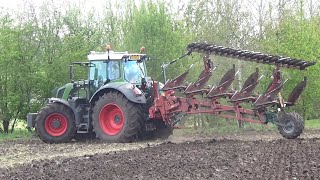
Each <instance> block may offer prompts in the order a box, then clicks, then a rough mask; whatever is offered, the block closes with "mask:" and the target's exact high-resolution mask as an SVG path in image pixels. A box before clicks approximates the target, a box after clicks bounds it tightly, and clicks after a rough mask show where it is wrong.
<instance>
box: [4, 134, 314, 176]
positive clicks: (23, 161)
mask: <svg viewBox="0 0 320 180" xmlns="http://www.w3.org/2000/svg"><path fill="white" fill-rule="evenodd" d="M0 162H1V163H0V179H320V131H307V132H304V134H303V135H302V136H301V137H300V138H298V139H296V140H287V139H283V138H282V137H281V136H280V135H279V134H278V133H277V132H261V133H257V132H248V133H240V134H231V135H212V136H210V137H208V136H206V137H204V136H192V137H176V136H172V137H170V139H169V140H166V141H160V140H157V141H144V142H136V143H128V144H107V143H103V142H100V141H99V140H90V141H82V142H71V143H67V144H45V143H42V142H41V141H40V140H39V139H37V138H32V139H28V140H5V141H1V142H0Z"/></svg>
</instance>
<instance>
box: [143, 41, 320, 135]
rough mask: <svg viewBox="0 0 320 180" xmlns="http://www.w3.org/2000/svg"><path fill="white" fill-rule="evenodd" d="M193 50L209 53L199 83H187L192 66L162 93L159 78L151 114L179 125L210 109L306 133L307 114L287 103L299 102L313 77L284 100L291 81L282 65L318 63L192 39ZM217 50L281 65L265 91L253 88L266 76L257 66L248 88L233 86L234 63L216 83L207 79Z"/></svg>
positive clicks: (300, 66) (290, 132)
mask: <svg viewBox="0 0 320 180" xmlns="http://www.w3.org/2000/svg"><path fill="white" fill-rule="evenodd" d="M187 49H188V53H187V54H186V55H190V54H191V53H192V52H198V53H203V54H204V57H203V62H204V69H203V71H202V72H201V74H200V75H199V77H198V79H197V80H196V81H195V82H194V83H190V84H185V82H184V80H185V79H186V77H187V75H188V73H189V72H190V69H188V70H187V71H186V72H184V73H182V74H181V75H179V76H178V77H176V78H174V79H172V80H167V81H166V83H165V84H164V86H163V87H162V88H161V89H160V91H163V93H162V94H159V93H157V92H159V89H158V87H159V84H158V82H154V85H153V88H154V92H155V100H154V105H153V106H152V107H151V108H150V109H149V117H150V118H151V119H162V120H164V121H165V123H166V124H167V125H169V126H172V127H173V126H174V125H175V124H176V123H177V122H178V121H179V120H180V119H181V117H183V116H184V115H187V114H199V113H207V114H211V115H214V116H219V117H222V118H231V119H236V120H238V121H246V122H251V123H260V124H267V123H269V122H270V123H274V124H275V125H277V126H278V129H279V131H280V133H281V134H282V136H284V137H285V138H289V139H292V138H296V137H298V136H299V135H300V134H301V133H302V131H303V129H304V122H303V119H302V117H301V116H300V115H299V114H297V113H295V112H286V111H285V107H288V106H293V105H294V104H295V103H296V102H297V100H298V98H299V96H300V95H301V93H302V92H303V90H304V88H305V87H306V83H307V78H306V77H305V78H304V79H303V80H302V81H301V82H300V83H298V84H297V85H296V87H295V88H294V89H293V90H292V92H291V93H290V95H289V97H288V98H287V100H284V98H282V96H281V90H282V88H283V86H284V84H285V83H286V81H287V80H283V79H282V75H281V71H280V70H281V68H282V67H285V68H293V69H298V70H305V69H306V68H307V67H309V66H312V65H314V64H315V63H314V62H307V61H304V60H299V59H294V58H290V57H282V56H273V55H268V54H263V53H259V52H252V51H245V50H240V49H234V48H226V47H222V46H217V45H213V44H208V43H191V44H189V45H188V47H187ZM186 55H184V56H182V57H185V56H186ZM212 55H217V56H223V57H228V58H234V59H239V60H244V61H252V62H256V63H263V64H272V65H275V69H274V70H273V73H272V81H271V83H270V84H269V86H268V88H267V90H266V91H265V92H264V93H263V94H261V95H254V93H253V91H254V90H255V88H256V87H257V85H258V84H259V81H260V80H261V78H262V76H260V75H259V69H258V68H257V69H256V70H255V72H253V73H252V74H251V75H250V76H249V77H248V78H247V80H246V81H245V83H244V84H243V87H242V89H240V90H229V89H231V88H230V86H231V85H232V83H233V81H234V80H235V79H236V75H237V73H238V72H237V70H236V67H235V65H233V67H232V68H231V69H230V70H229V71H227V72H226V73H225V75H224V76H223V77H222V78H221V80H220V82H219V83H218V84H217V85H216V86H212V87H208V86H206V83H207V82H208V80H209V79H210V78H211V76H212V74H213V71H214V70H215V67H214V65H213V62H212V61H211V59H210V56H212ZM173 62H176V60H174V61H173ZM170 64H172V62H171V63H170ZM177 91H179V92H182V93H183V94H184V95H185V97H177V96H176V92H177ZM198 95H202V97H204V98H198V97H199V96H198ZM221 99H227V101H221ZM222 102H224V103H222ZM244 103H252V109H246V108H244V107H243V104H244Z"/></svg>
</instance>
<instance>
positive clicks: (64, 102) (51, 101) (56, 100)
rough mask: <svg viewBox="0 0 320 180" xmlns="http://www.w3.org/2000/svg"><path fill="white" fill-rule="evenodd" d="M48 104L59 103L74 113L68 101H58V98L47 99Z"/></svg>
mask: <svg viewBox="0 0 320 180" xmlns="http://www.w3.org/2000/svg"><path fill="white" fill-rule="evenodd" d="M50 103H61V104H63V105H65V106H67V107H68V108H70V109H71V111H72V112H73V113H74V112H75V109H74V108H73V107H72V106H71V105H70V104H69V102H68V101H66V100H64V99H60V98H50V99H49V104H50Z"/></svg>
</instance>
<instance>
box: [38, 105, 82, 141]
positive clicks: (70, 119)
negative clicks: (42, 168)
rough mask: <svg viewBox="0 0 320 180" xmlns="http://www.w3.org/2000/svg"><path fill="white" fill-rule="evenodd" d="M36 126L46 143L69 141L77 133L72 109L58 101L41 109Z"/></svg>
mask: <svg viewBox="0 0 320 180" xmlns="http://www.w3.org/2000/svg"><path fill="white" fill-rule="evenodd" d="M35 128H36V133H37V134H38V136H39V137H40V139H41V140H42V141H44V142H46V143H65V142H69V141H70V140H71V139H72V138H73V136H74V135H75V133H76V125H75V120H74V115H73V113H72V111H71V110H70V109H69V108H68V107H66V106H65V105H63V104H58V103H52V104H48V105H46V106H45V107H44V108H42V109H41V111H40V112H39V114H38V116H37V118H36V124H35Z"/></svg>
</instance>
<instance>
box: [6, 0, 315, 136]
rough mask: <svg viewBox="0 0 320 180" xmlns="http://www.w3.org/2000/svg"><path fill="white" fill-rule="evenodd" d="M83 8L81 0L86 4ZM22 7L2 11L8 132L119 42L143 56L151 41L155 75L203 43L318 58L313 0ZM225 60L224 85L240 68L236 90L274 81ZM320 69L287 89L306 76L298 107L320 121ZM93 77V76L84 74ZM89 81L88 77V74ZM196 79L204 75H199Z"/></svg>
mask: <svg viewBox="0 0 320 180" xmlns="http://www.w3.org/2000/svg"><path fill="white" fill-rule="evenodd" d="M80 4H81V3H80ZM19 7H20V8H19V9H17V10H14V11H12V10H9V9H4V8H3V9H2V11H1V13H0V121H2V123H3V128H1V131H2V132H3V131H4V132H6V133H7V132H8V131H9V129H10V127H9V122H12V123H10V124H12V127H11V129H12V130H13V128H14V124H15V122H16V121H17V120H19V119H22V120H25V119H26V114H27V113H28V112H36V111H38V110H39V109H40V108H41V107H42V106H43V103H44V102H45V101H46V99H47V98H48V97H51V95H52V90H53V89H54V88H56V87H59V86H62V85H63V84H65V83H67V82H68V81H69V76H68V70H69V69H68V65H69V64H70V63H71V62H73V61H86V55H87V54H88V53H89V52H90V51H92V50H96V51H99V50H100V51H101V50H104V47H105V44H107V43H110V44H111V45H112V48H113V49H114V50H115V51H125V50H128V51H131V52H138V51H139V49H140V47H141V46H144V47H146V53H147V54H148V55H149V56H150V57H151V60H150V61H148V62H147V65H148V72H149V75H150V76H152V77H153V78H154V79H157V80H160V81H162V74H161V68H160V67H161V64H162V63H165V62H169V61H170V60H172V59H175V58H177V57H179V56H181V55H183V54H184V53H185V52H186V46H187V44H188V43H190V42H193V41H206V42H212V43H215V44H218V45H223V46H230V47H235V48H241V49H250V50H254V51H260V52H266V53H270V54H277V55H283V56H290V57H295V58H301V59H306V60H313V61H318V58H319V53H320V48H319V47H320V31H319V26H320V25H319V23H320V14H319V13H320V10H319V8H318V7H319V4H317V2H314V1H312V0H287V1H284V0H274V1H269V0H268V1H265V0H258V1H255V0H228V1H222V0H199V1H172V2H171V1H165V0H158V1H152V0H141V1H139V3H137V2H136V1H134V0H128V1H115V2H113V1H107V2H106V3H105V4H104V5H103V8H102V11H101V12H99V13H97V10H96V9H89V10H86V11H84V10H83V8H84V7H82V6H81V5H75V4H73V3H72V1H70V2H69V3H66V4H64V5H63V6H58V5H56V4H55V3H54V2H53V1H49V2H45V3H43V4H40V5H37V6H36V5H34V4H33V3H32V1H28V0H25V1H24V3H23V4H21V5H20V6H19ZM212 58H213V61H214V63H215V64H216V65H217V67H218V68H217V70H216V72H215V75H214V78H212V79H211V80H210V83H211V84H215V83H216V82H218V81H219V80H220V79H219V78H221V77H222V75H223V73H224V72H226V71H227V70H228V69H229V68H231V67H232V64H236V66H237V68H238V69H241V73H240V74H239V75H238V77H237V83H235V84H234V88H241V85H242V83H243V82H244V80H245V78H246V77H247V76H248V75H249V74H250V73H252V72H253V71H254V69H255V68H256V67H259V68H260V69H261V72H262V73H263V74H264V75H265V77H267V78H264V79H263V80H262V83H261V85H259V88H258V90H257V91H258V92H261V93H262V92H263V91H264V90H265V88H266V86H267V85H268V83H269V81H270V79H268V77H270V75H271V72H272V69H273V68H274V67H271V66H268V65H258V64H254V63H248V62H241V61H235V60H231V59H226V58H221V57H212ZM192 63H193V64H194V67H193V69H192V73H191V74H200V72H201V71H202V68H203V64H202V61H201V57H200V56H199V55H197V54H193V55H192V56H190V57H187V58H185V59H182V60H180V61H178V62H177V63H176V64H174V65H173V66H172V67H169V68H168V69H167V76H168V77H169V78H173V77H175V76H177V75H178V74H180V73H182V72H183V71H184V70H186V69H187V68H188V67H189V66H190V65H191V64H192ZM319 68H320V65H319V64H316V65H315V66H313V67H311V68H309V69H308V70H306V71H303V72H301V71H297V70H285V71H284V78H288V79H289V81H288V82H287V83H286V85H285V88H284V94H285V95H287V94H288V93H289V92H290V91H291V90H292V88H293V87H294V86H295V85H296V83H298V82H299V81H300V80H302V78H303V76H307V77H308V78H309V81H308V86H307V89H306V90H305V92H304V93H303V95H302V97H301V100H300V101H299V103H298V105H297V106H295V107H294V108H295V110H296V111H298V112H300V113H301V114H302V115H303V116H304V118H306V119H314V118H318V117H319V109H320V105H319V103H318V102H319V99H320V90H319V89H320V87H319V86H320V82H319V81H320V79H319V75H318V71H319ZM82 75H84V74H82ZM82 78H86V77H82ZM188 80H189V81H194V80H195V77H189V78H188Z"/></svg>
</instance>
